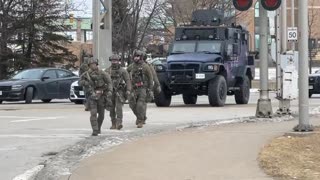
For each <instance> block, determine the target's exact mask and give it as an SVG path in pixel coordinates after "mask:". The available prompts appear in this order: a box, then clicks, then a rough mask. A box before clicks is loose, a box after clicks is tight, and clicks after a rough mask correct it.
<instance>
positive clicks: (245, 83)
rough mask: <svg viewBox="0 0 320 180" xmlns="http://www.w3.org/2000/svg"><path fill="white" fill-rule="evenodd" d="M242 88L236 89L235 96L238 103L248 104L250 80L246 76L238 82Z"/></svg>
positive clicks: (238, 85)
mask: <svg viewBox="0 0 320 180" xmlns="http://www.w3.org/2000/svg"><path fill="white" fill-rule="evenodd" d="M237 87H239V88H240V89H239V90H238V91H235V94H234V97H235V100H236V103H237V104H248V102H249V98H250V80H249V77H248V76H244V77H243V79H242V81H240V82H239V83H238V84H237Z"/></svg>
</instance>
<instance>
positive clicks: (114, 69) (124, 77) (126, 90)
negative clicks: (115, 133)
mask: <svg viewBox="0 0 320 180" xmlns="http://www.w3.org/2000/svg"><path fill="white" fill-rule="evenodd" d="M109 60H110V61H111V67H109V68H108V69H106V72H107V73H108V74H110V76H111V80H112V86H113V93H112V98H111V99H112V107H111V108H110V117H111V122H112V126H111V127H110V129H118V130H120V129H121V128H122V127H123V125H122V118H123V112H122V107H123V104H124V102H125V101H126V98H128V97H129V95H130V93H131V82H130V78H129V73H128V72H127V71H126V70H125V69H124V68H122V67H121V57H120V56H119V55H112V56H110V58H109Z"/></svg>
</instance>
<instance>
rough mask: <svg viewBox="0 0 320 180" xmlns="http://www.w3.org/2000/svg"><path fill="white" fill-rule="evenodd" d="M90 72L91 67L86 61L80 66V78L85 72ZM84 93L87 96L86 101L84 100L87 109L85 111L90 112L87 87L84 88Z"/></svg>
mask: <svg viewBox="0 0 320 180" xmlns="http://www.w3.org/2000/svg"><path fill="white" fill-rule="evenodd" d="M88 70H89V65H88V60H87V59H86V60H85V61H84V62H83V63H82V64H81V66H80V69H79V77H81V75H82V74H83V73H85V72H87V71H88ZM83 91H84V94H85V100H84V107H85V111H89V108H90V107H89V102H88V99H87V97H88V96H89V94H88V91H87V90H86V88H85V87H83Z"/></svg>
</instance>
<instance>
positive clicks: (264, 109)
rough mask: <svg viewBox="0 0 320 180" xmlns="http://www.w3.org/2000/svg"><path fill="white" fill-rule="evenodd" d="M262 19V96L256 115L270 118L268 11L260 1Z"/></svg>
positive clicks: (260, 52)
mask: <svg viewBox="0 0 320 180" xmlns="http://www.w3.org/2000/svg"><path fill="white" fill-rule="evenodd" d="M259 5H260V7H259V15H260V16H259V17H260V18H259V19H260V46H259V47H260V48H259V56H260V98H259V100H258V106H257V111H256V117H259V118H270V117H271V116H272V106H271V100H270V98H269V88H268V24H269V23H268V13H267V10H265V9H264V8H263V7H262V6H261V3H259Z"/></svg>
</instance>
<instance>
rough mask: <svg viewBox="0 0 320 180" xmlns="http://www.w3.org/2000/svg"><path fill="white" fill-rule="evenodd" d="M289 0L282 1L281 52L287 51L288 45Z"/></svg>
mask: <svg viewBox="0 0 320 180" xmlns="http://www.w3.org/2000/svg"><path fill="white" fill-rule="evenodd" d="M287 43H288V38H287V0H284V1H282V2H281V53H286V52H287V50H288V47H287Z"/></svg>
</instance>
